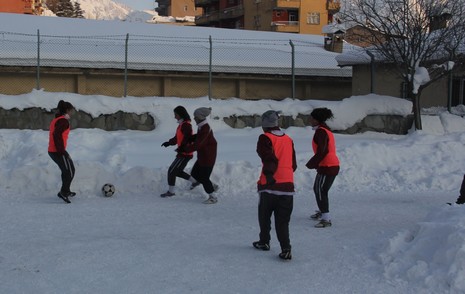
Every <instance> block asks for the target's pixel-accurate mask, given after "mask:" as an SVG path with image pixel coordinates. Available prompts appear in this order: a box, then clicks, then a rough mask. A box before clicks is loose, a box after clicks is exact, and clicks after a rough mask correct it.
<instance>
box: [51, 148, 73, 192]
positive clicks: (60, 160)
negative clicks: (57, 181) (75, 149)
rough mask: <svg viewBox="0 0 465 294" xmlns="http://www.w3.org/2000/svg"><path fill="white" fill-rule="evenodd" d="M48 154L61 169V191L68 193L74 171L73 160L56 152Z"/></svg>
mask: <svg viewBox="0 0 465 294" xmlns="http://www.w3.org/2000/svg"><path fill="white" fill-rule="evenodd" d="M48 155H50V157H51V158H52V160H53V161H54V162H55V163H56V164H57V165H58V167H59V168H60V170H61V183H62V184H61V192H64V193H69V192H70V186H71V182H72V181H73V178H74V172H75V169H74V163H73V160H72V159H71V157H69V156H67V155H65V154H59V153H56V152H49V153H48Z"/></svg>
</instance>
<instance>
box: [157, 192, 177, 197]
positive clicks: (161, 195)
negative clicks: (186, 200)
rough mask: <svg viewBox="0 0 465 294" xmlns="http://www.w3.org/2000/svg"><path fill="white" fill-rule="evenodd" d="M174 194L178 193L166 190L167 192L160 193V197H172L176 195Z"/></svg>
mask: <svg viewBox="0 0 465 294" xmlns="http://www.w3.org/2000/svg"><path fill="white" fill-rule="evenodd" d="M174 195H176V194H174V193H171V192H170V191H166V193H163V194H160V197H162V198H165V197H171V196H174Z"/></svg>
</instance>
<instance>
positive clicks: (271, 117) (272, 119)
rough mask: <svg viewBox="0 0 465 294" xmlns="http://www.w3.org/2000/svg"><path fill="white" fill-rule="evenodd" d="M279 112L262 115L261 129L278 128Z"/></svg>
mask: <svg viewBox="0 0 465 294" xmlns="http://www.w3.org/2000/svg"><path fill="white" fill-rule="evenodd" d="M279 113H280V111H274V110H268V111H266V112H265V113H263V114H262V127H263V128H273V127H277V126H278V120H279Z"/></svg>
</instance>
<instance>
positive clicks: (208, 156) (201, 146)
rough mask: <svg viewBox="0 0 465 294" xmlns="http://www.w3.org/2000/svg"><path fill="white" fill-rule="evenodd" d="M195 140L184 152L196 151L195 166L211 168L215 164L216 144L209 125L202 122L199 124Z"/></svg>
mask: <svg viewBox="0 0 465 294" xmlns="http://www.w3.org/2000/svg"><path fill="white" fill-rule="evenodd" d="M192 138H194V139H195V140H194V141H193V142H191V144H189V145H187V146H186V147H185V151H186V152H193V151H197V164H198V165H199V166H204V167H213V166H214V165H215V162H216V152H217V142H216V139H215V136H214V135H213V130H212V129H211V128H210V125H209V124H208V123H207V122H206V121H203V122H202V123H200V124H199V129H198V131H197V134H196V135H194V136H193V137H192Z"/></svg>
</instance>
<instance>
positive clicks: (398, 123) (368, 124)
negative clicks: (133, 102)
mask: <svg viewBox="0 0 465 294" xmlns="http://www.w3.org/2000/svg"><path fill="white" fill-rule="evenodd" d="M54 116H55V115H54V112H50V111H46V110H45V109H42V108H27V109H24V110H19V109H10V110H5V109H3V108H0V129H32V130H37V129H42V130H48V129H49V126H50V122H51V121H52V119H53V118H54ZM309 117H310V115H308V114H299V115H298V116H297V117H295V118H294V117H292V116H281V117H280V119H279V125H280V127H282V128H288V127H291V126H295V127H305V126H309ZM217 119H222V120H223V121H224V122H225V123H226V124H228V125H229V126H231V127H232V128H245V127H252V128H257V127H261V123H262V122H261V116H260V115H248V116H230V117H224V118H217ZM70 123H71V127H72V128H73V129H75V128H99V129H103V130H106V131H118V130H139V131H151V130H153V129H155V128H156V125H155V120H154V118H153V117H152V116H151V115H150V114H147V113H146V114H141V115H137V114H134V113H126V112H123V111H118V112H117V113H113V114H107V115H100V116H99V117H97V118H93V117H92V116H90V115H89V114H87V113H85V112H83V111H76V112H75V113H74V114H73V116H72V117H71V120H70ZM412 123H413V116H407V117H402V116H396V115H392V116H391V115H370V116H367V117H366V118H364V119H363V120H362V121H361V122H359V123H356V124H355V125H354V126H352V127H350V128H349V129H346V130H334V131H335V132H337V133H345V134H355V133H363V132H366V131H373V132H385V133H388V134H407V132H408V130H409V129H410V128H411V127H412Z"/></svg>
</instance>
